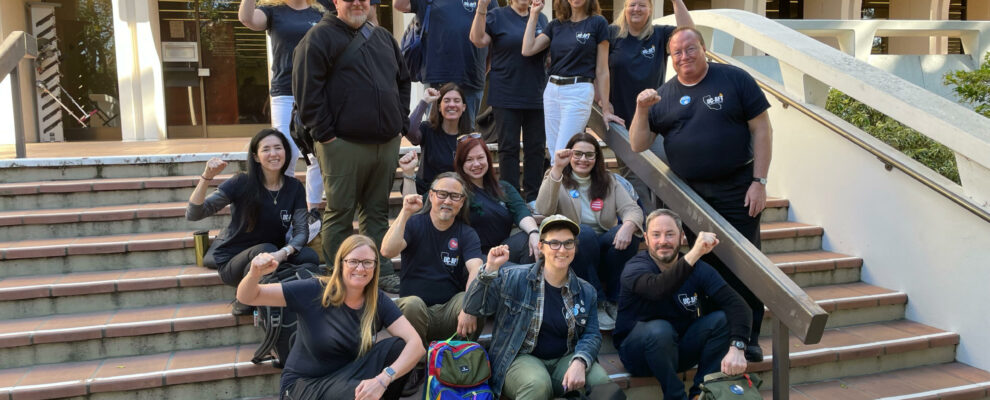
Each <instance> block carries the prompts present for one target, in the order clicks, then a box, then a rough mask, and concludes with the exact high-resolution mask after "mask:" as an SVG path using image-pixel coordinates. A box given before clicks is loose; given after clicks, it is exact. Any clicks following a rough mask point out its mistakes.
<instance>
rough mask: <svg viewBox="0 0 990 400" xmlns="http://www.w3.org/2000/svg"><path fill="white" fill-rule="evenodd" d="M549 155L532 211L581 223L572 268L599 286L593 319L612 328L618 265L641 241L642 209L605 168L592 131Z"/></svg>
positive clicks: (620, 269) (616, 292)
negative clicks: (551, 161)
mask: <svg viewBox="0 0 990 400" xmlns="http://www.w3.org/2000/svg"><path fill="white" fill-rule="evenodd" d="M554 156H555V157H556V162H555V163H554V164H553V167H551V168H550V171H548V172H547V174H546V176H545V177H544V178H543V185H541V186H540V195H539V196H538V197H537V198H536V211H537V212H539V213H540V214H543V215H551V214H561V215H564V216H566V217H567V218H570V219H571V220H573V221H575V222H577V223H579V224H581V233H580V234H579V235H578V248H577V255H576V256H575V258H574V262H573V263H572V264H571V268H573V269H574V272H575V273H576V274H577V275H578V276H579V277H581V278H582V279H584V280H586V281H588V282H589V283H591V285H592V286H594V287H595V289H596V290H597V291H598V308H599V310H598V311H599V313H598V321H599V324H600V325H601V329H604V330H611V329H613V328H614V327H615V316H616V314H618V307H617V306H616V301H618V298H619V278H620V277H621V276H622V268H623V267H624V266H625V264H626V261H628V260H629V259H630V258H632V256H634V255H636V251H637V249H638V248H639V242H640V241H642V236H643V233H642V232H643V210H642V209H641V208H639V206H638V205H636V202H635V201H633V199H632V197H630V195H629V192H628V191H626V189H625V188H623V187H622V185H621V184H620V183H619V182H618V180H616V179H615V178H614V177H613V176H612V174H611V173H610V172H608V169H606V168H605V159H604V157H603V155H602V148H601V147H600V146H599V145H598V139H597V138H595V137H594V136H592V135H589V134H587V133H579V134H577V135H574V137H572V138H571V140H570V141H569V142H567V147H566V148H564V149H561V150H558V151H557V153H556V154H555V155H554ZM599 275H600V276H601V279H599ZM602 281H604V283H605V284H604V286H603V285H602Z"/></svg>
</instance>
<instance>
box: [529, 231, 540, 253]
mask: <svg viewBox="0 0 990 400" xmlns="http://www.w3.org/2000/svg"><path fill="white" fill-rule="evenodd" d="M529 255H531V256H533V258H534V259H535V258H539V257H540V234H538V233H537V234H532V235H529Z"/></svg>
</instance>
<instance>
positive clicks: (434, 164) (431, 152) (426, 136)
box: [419, 121, 457, 187]
mask: <svg viewBox="0 0 990 400" xmlns="http://www.w3.org/2000/svg"><path fill="white" fill-rule="evenodd" d="M419 133H420V137H421V139H420V142H419V148H420V149H421V150H422V151H423V162H422V164H420V167H419V177H420V179H422V181H423V182H425V183H426V186H427V187H429V185H430V184H432V183H433V178H436V176H437V175H440V174H442V173H444V172H450V171H453V170H454V152H456V151H457V135H448V134H447V133H446V132H444V131H443V128H440V129H433V126H432V125H430V121H422V122H420V123H419Z"/></svg>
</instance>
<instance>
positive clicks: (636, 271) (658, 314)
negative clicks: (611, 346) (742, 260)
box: [614, 250, 725, 347]
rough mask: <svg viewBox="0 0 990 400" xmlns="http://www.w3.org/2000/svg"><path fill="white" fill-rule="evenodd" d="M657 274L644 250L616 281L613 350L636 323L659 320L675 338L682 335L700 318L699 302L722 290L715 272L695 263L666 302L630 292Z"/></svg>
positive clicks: (653, 264)
mask: <svg viewBox="0 0 990 400" xmlns="http://www.w3.org/2000/svg"><path fill="white" fill-rule="evenodd" d="M682 257H683V255H682ZM659 273H661V272H660V267H659V266H657V264H656V262H655V261H653V258H652V257H650V253H649V252H648V251H646V250H643V251H640V252H639V253H637V254H636V255H635V256H633V258H631V259H629V262H627V263H626V268H625V270H623V271H622V278H621V279H620V281H619V282H620V286H621V289H620V291H619V315H618V317H617V318H616V319H615V321H616V322H615V333H614V338H615V339H614V340H615V347H619V346H620V345H621V343H622V340H623V339H625V337H626V336H627V335H629V332H630V331H632V329H633V327H634V326H636V322H639V321H652V320H655V319H662V320H664V321H667V322H670V324H671V325H673V326H674V329H676V330H677V332H678V334H682V335H683V334H684V332H685V331H687V328H688V327H689V326H691V323H692V322H694V320H695V319H697V318H698V317H699V316H701V309H700V308H698V305H699V303H698V300H699V299H703V298H704V297H707V296H710V295H712V294H715V292H718V291H719V289H722V287H723V286H725V280H723V279H722V276H720V275H719V274H718V272H716V271H715V269H714V268H712V267H711V266H709V265H708V264H706V263H705V262H704V261H701V260H698V262H697V263H695V264H694V268H693V269H692V271H691V275H689V276H688V278H687V280H686V281H684V284H682V285H681V287H680V288H678V289H677V291H675V292H674V294H673V295H671V296H670V297H669V298H667V299H666V300H663V301H659V302H657V301H651V300H648V299H644V298H641V297H640V296H639V295H637V294H636V293H634V292H633V291H632V287H633V284H634V283H635V282H636V279H638V278H639V277H640V276H642V275H643V274H659Z"/></svg>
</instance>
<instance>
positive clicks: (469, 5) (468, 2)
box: [461, 0, 478, 12]
mask: <svg viewBox="0 0 990 400" xmlns="http://www.w3.org/2000/svg"><path fill="white" fill-rule="evenodd" d="M461 4H462V5H464V9H465V10H467V11H468V12H474V10H476V9H477V8H478V2H477V1H472V0H461Z"/></svg>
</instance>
